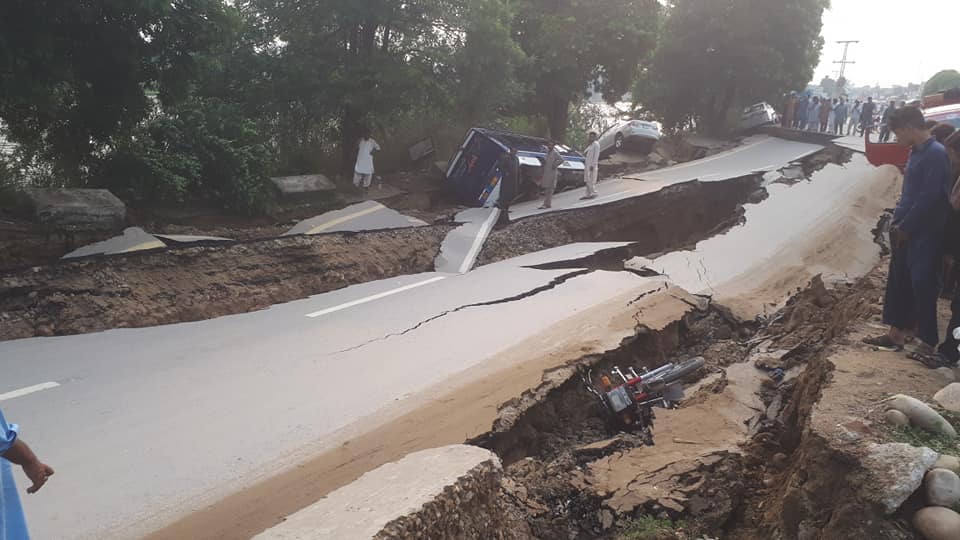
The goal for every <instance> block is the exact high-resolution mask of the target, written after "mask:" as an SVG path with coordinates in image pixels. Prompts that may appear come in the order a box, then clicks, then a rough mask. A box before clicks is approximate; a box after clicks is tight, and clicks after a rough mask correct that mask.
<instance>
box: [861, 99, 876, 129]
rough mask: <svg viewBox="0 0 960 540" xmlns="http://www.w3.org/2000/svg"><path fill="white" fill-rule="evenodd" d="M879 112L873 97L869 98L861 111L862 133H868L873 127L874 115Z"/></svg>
mask: <svg viewBox="0 0 960 540" xmlns="http://www.w3.org/2000/svg"><path fill="white" fill-rule="evenodd" d="M876 112H877V104H876V103H874V102H873V96H871V97H868V98H867V102H866V103H864V104H863V109H861V110H860V133H866V132H867V130H868V129H870V128H872V127H873V115H874V114H875V113H876Z"/></svg>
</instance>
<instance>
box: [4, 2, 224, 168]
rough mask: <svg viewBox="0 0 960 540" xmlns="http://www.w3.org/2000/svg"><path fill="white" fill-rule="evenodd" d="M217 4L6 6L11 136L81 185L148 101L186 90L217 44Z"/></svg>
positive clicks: (220, 28)
mask: <svg viewBox="0 0 960 540" xmlns="http://www.w3.org/2000/svg"><path fill="white" fill-rule="evenodd" d="M225 13H226V12H225V8H224V4H223V3H222V2H221V1H220V0H172V1H156V0H99V1H97V2H63V1H54V0H6V1H5V2H4V5H3V11H2V16H0V88H3V91H2V92H0V119H2V120H3V121H4V122H5V123H6V125H7V128H8V129H9V134H10V136H11V139H12V140H13V141H14V142H16V143H19V144H20V145H22V146H24V147H26V150H25V151H26V152H27V153H28V154H30V155H32V156H36V157H37V158H38V159H40V160H43V161H46V162H48V163H50V164H51V166H52V167H53V171H54V174H55V175H57V176H58V177H60V178H62V179H63V180H62V181H64V182H65V183H69V184H73V185H82V184H83V183H85V182H86V180H87V173H88V172H89V169H90V167H91V165H92V164H93V163H94V162H95V161H96V159H97V156H98V155H99V154H101V153H102V152H103V151H104V150H105V147H106V144H107V142H108V141H109V140H110V138H111V137H113V136H114V135H116V134H118V133H122V132H124V131H127V130H130V129H132V128H133V127H134V126H136V125H137V124H138V123H139V122H140V121H141V120H142V119H143V118H144V117H145V116H146V114H147V113H148V112H149V110H150V108H151V106H152V104H151V102H150V100H148V99H147V96H146V94H145V93H144V88H145V87H155V88H157V89H158V91H159V96H160V98H161V100H162V101H164V102H171V103H172V102H176V101H177V100H180V99H183V97H184V96H185V95H186V93H187V88H188V85H189V81H190V79H191V78H192V76H194V75H195V74H196V73H197V70H198V69H199V65H200V63H201V61H202V59H203V53H204V52H205V51H207V50H209V49H210V47H211V46H212V44H214V43H217V42H219V41H220V40H223V39H225V38H226V37H227V36H226V34H225V31H224V26H225V24H226V18H225Z"/></svg>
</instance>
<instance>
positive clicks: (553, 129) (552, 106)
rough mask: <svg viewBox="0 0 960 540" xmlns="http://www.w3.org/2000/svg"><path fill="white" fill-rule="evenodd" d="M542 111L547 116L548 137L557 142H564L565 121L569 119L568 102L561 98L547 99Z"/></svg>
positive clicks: (565, 134) (565, 132) (565, 133)
mask: <svg viewBox="0 0 960 540" xmlns="http://www.w3.org/2000/svg"><path fill="white" fill-rule="evenodd" d="M544 113H545V115H546V117H547V129H548V130H549V131H550V134H549V136H550V138H551V139H553V140H555V141H556V142H559V143H562V142H564V140H565V139H566V136H567V123H568V122H569V120H570V102H569V101H567V100H565V99H562V98H551V99H548V100H547V102H546V107H545V110H544Z"/></svg>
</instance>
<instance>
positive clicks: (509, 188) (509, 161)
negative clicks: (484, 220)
mask: <svg viewBox="0 0 960 540" xmlns="http://www.w3.org/2000/svg"><path fill="white" fill-rule="evenodd" d="M497 169H499V170H500V174H501V177H500V197H499V198H498V199H497V207H499V208H500V219H499V220H498V223H500V224H506V223H509V222H510V203H512V202H513V199H515V198H516V197H517V191H518V190H519V189H520V162H519V160H518V159H517V149H516V148H513V147H510V151H509V152H507V153H505V154H503V155H502V156H500V161H498V162H497Z"/></svg>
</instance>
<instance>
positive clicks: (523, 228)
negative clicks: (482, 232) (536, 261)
mask: <svg viewBox="0 0 960 540" xmlns="http://www.w3.org/2000/svg"><path fill="white" fill-rule="evenodd" d="M759 186H760V179H759V178H758V177H755V176H747V177H743V178H737V179H734V180H729V181H726V182H704V183H701V182H689V183H685V184H680V185H676V186H671V187H668V188H666V189H663V190H661V191H658V192H656V193H651V194H649V195H645V196H642V197H637V198H635V199H628V200H625V201H621V202H617V203H613V204H610V205H605V206H604V207H602V208H599V209H598V208H584V209H582V210H573V211H570V212H563V213H560V214H549V215H540V216H535V217H531V218H528V219H524V220H522V221H519V222H517V223H515V224H513V225H511V226H509V227H505V228H502V229H498V230H495V231H494V232H493V233H492V234H491V235H490V237H489V238H488V239H487V242H486V243H485V244H484V247H483V251H481V252H480V257H479V260H478V264H480V265H484V264H490V263H494V262H497V261H501V260H504V259H508V258H510V257H514V256H516V255H518V254H521V253H529V252H532V251H539V250H541V249H548V248H552V247H556V246H562V245H565V244H569V243H572V242H621V241H622V242H636V246H635V248H634V254H635V255H642V256H649V255H653V254H657V253H662V252H666V251H674V250H679V249H684V248H688V247H691V246H693V245H695V244H696V243H697V242H698V241H700V240H703V239H704V238H708V237H710V236H713V235H714V234H716V233H718V232H720V231H722V230H725V229H727V228H729V227H732V226H734V225H736V224H737V223H738V222H739V221H740V220H741V219H742V217H743V213H742V208H741V207H742V205H743V204H745V203H746V202H748V201H749V200H751V196H754V197H756V196H759V193H758V191H760V192H762V190H760V188H759Z"/></svg>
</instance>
